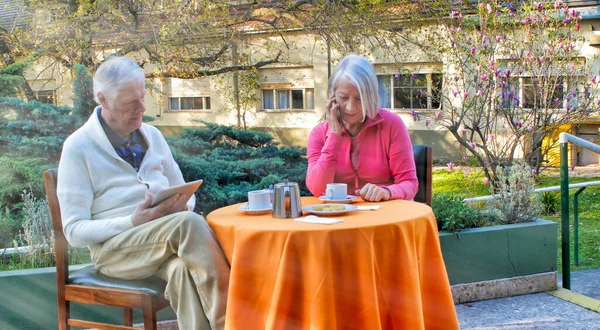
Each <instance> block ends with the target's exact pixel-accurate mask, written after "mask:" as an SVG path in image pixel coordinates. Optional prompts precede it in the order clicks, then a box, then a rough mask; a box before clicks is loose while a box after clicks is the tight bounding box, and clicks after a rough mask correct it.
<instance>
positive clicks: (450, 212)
mask: <svg viewBox="0 0 600 330" xmlns="http://www.w3.org/2000/svg"><path fill="white" fill-rule="evenodd" d="M432 208H433V212H434V214H435V218H436V220H437V223H438V230H448V231H451V232H458V231H460V230H463V229H468V228H474V227H479V226H480V225H481V223H482V220H483V219H482V216H481V214H480V212H479V211H478V210H476V209H474V208H472V207H470V206H469V205H468V204H466V203H465V202H464V199H463V198H462V197H459V196H458V195H455V194H436V195H434V196H433V201H432Z"/></svg>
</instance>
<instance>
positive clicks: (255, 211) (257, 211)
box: [238, 204, 273, 214]
mask: <svg viewBox="0 0 600 330" xmlns="http://www.w3.org/2000/svg"><path fill="white" fill-rule="evenodd" d="M238 210H240V211H244V212H246V213H248V214H265V213H269V212H271V211H273V206H271V207H269V208H264V209H250V208H248V204H246V205H240V207H238Z"/></svg>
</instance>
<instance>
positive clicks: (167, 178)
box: [57, 107, 196, 247]
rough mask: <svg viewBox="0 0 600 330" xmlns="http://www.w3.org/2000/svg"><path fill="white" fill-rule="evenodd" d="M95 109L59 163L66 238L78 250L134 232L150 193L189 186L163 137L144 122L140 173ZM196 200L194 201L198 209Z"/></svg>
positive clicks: (70, 140)
mask: <svg viewBox="0 0 600 330" xmlns="http://www.w3.org/2000/svg"><path fill="white" fill-rule="evenodd" d="M99 108H100V107H97V108H96V109H95V110H94V113H92V115H91V116H90V118H89V119H88V121H87V122H86V123H85V124H84V125H83V126H82V127H81V128H79V129H78V130H77V131H75V132H74V133H73V134H71V135H70V136H69V137H68V138H67V139H66V140H65V143H64V145H63V150H62V155H61V158H60V163H59V165H58V186H57V189H58V200H59V202H60V212H61V215H62V219H63V226H64V232H65V236H66V237H67V240H68V241H69V243H70V244H71V245H73V246H76V247H80V246H88V245H92V244H98V243H102V242H104V241H106V240H107V239H109V238H111V237H113V236H115V235H118V234H120V233H122V232H124V231H126V230H130V229H131V228H133V227H134V226H133V222H132V221H131V216H132V214H133V211H134V210H135V208H136V207H137V206H138V205H139V204H140V203H141V202H143V201H144V198H145V196H146V193H147V192H148V191H150V192H152V193H154V194H156V192H158V190H160V189H162V188H167V187H170V186H174V185H178V184H182V183H184V180H183V176H182V174H181V170H180V169H179V166H178V165H177V163H176V162H175V160H174V159H173V155H172V154H171V150H170V149H169V146H168V145H167V141H166V140H165V138H164V137H163V135H162V133H161V132H160V131H159V130H158V129H156V128H155V127H153V126H150V125H147V124H142V126H141V127H140V132H141V133H142V136H143V137H144V139H145V140H146V143H147V144H148V150H147V151H146V155H145V156H144V159H143V160H142V164H141V165H140V169H139V172H136V171H135V170H134V169H133V167H132V166H131V165H129V163H127V162H126V161H125V160H123V159H122V158H121V157H119V155H117V153H116V152H115V149H114V148H113V146H112V145H111V144H110V142H109V140H108V137H107V136H106V134H105V133H104V130H103V129H102V125H101V124H100V120H99V119H98V114H97V113H96V112H97V111H98V110H99ZM195 202H196V198H195V197H194V196H192V197H191V198H190V200H189V201H188V203H187V205H188V209H190V210H193V208H194V205H195Z"/></svg>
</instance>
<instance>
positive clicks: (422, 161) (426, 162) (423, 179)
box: [413, 144, 433, 206]
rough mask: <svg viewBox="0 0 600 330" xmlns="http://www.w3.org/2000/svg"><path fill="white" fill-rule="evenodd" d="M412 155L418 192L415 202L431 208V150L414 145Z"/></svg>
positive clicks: (420, 145) (426, 146)
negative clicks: (417, 181)
mask: <svg viewBox="0 0 600 330" xmlns="http://www.w3.org/2000/svg"><path fill="white" fill-rule="evenodd" d="M413 154H414V157H415V167H416V169H417V179H418V180H419V191H417V195H416V196H415V201H416V202H420V203H425V204H427V205H429V206H431V197H432V188H431V180H432V177H431V172H432V168H433V156H432V148H431V146H428V145H426V144H419V145H415V146H413Z"/></svg>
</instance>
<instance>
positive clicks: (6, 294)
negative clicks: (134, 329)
mask: <svg viewBox="0 0 600 330" xmlns="http://www.w3.org/2000/svg"><path fill="white" fill-rule="evenodd" d="M77 267H81V266H71V269H72V270H73V269H75V268H77ZM0 288H2V289H1V290H0V315H1V316H0V329H4V330H13V329H19V330H25V329H27V330H29V329H31V330H38V329H58V324H57V323H58V322H57V319H58V313H57V305H56V268H54V267H49V268H38V269H27V270H15V271H4V272H0ZM71 315H73V317H82V318H85V319H86V320H90V321H102V322H109V323H114V324H123V310H122V309H120V308H114V307H106V306H91V305H81V304H71ZM157 316H158V319H159V320H172V319H176V316H175V313H174V312H173V310H172V309H171V308H170V307H168V308H165V309H163V310H162V311H160V312H159V313H158V315H157ZM140 322H142V318H141V312H139V311H136V312H134V323H140Z"/></svg>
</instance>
